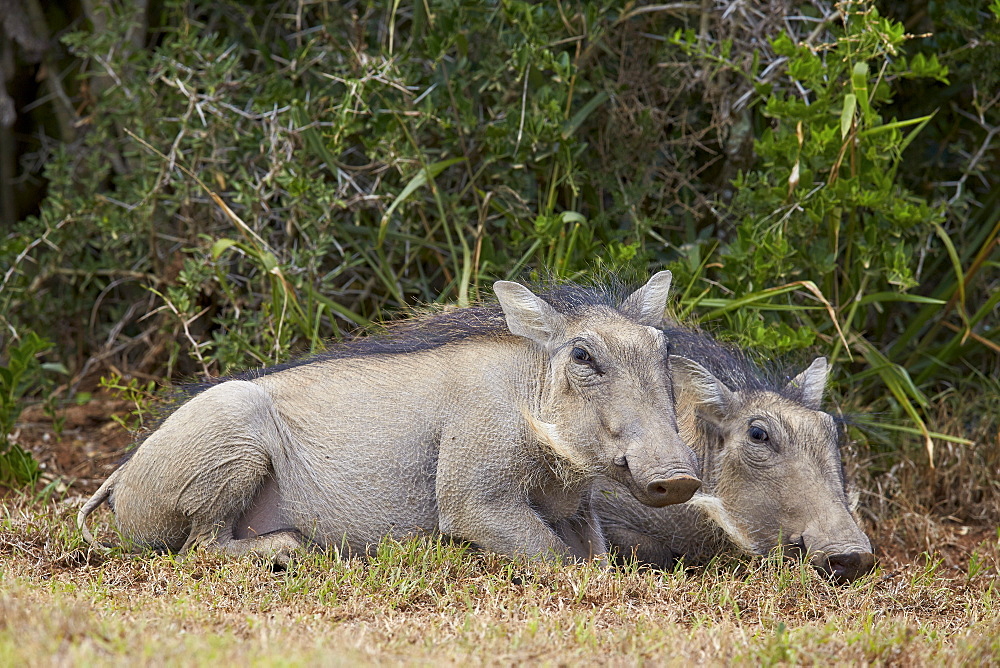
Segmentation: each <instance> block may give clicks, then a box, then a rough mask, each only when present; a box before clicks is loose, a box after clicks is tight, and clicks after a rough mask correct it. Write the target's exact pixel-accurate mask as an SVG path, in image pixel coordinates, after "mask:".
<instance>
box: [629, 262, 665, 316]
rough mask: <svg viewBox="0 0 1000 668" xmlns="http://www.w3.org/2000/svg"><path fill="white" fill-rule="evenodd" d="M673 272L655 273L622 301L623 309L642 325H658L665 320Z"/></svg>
mask: <svg viewBox="0 0 1000 668" xmlns="http://www.w3.org/2000/svg"><path fill="white" fill-rule="evenodd" d="M672 278H673V274H671V273H670V272H669V271H660V272H657V273H655V274H653V277H652V278H650V279H649V281H648V282H647V283H646V285H644V286H642V287H641V288H639V289H638V290H636V291H635V292H633V293H632V294H630V295H629V296H628V298H627V299H626V300H625V301H623V302H622V306H621V310H622V311H624V312H625V313H628V314H629V315H632V316H633V317H634V318H635V319H636V322H638V323H639V324H640V325H649V326H650V327H657V326H658V325H659V324H660V323H661V322H663V311H665V310H666V308H667V294H668V293H669V292H670V281H671V279H672Z"/></svg>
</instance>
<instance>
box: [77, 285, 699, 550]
mask: <svg viewBox="0 0 1000 668" xmlns="http://www.w3.org/2000/svg"><path fill="white" fill-rule="evenodd" d="M669 287H670V273H669V272H660V273H658V274H656V275H655V276H653V277H652V278H651V279H650V280H649V282H648V283H647V284H646V285H645V286H644V287H642V288H640V289H639V290H637V291H635V292H634V293H632V294H631V295H629V296H628V297H627V298H626V299H624V300H619V299H617V298H614V297H612V296H611V294H610V293H611V291H604V290H591V289H584V288H575V289H567V288H561V289H559V290H557V291H554V292H553V293H552V294H551V296H549V300H551V301H547V300H546V299H543V298H540V297H538V296H536V295H535V294H534V293H532V292H531V291H530V290H529V289H528V288H526V287H524V286H522V285H519V284H517V283H512V282H507V281H499V282H497V283H496V284H495V286H494V290H495V293H496V296H497V299H498V301H499V305H493V306H488V305H487V306H481V307H474V308H468V309H459V310H456V311H453V312H450V313H444V314H438V315H434V316H425V317H422V318H417V319H415V320H411V321H408V322H407V323H405V324H403V325H401V326H398V327H396V328H395V329H393V328H390V332H389V333H388V334H386V335H384V336H381V337H371V338H367V339H359V340H356V341H354V342H353V343H348V344H344V345H341V346H338V347H335V348H333V349H331V350H330V351H329V352H328V353H326V354H324V355H322V356H319V357H315V358H312V359H306V360H304V361H302V362H299V363H293V364H292V365H287V366H284V367H277V368H274V369H270V370H266V371H264V372H262V373H260V374H257V375H247V376H246V377H244V378H242V379H233V380H227V381H224V382H221V383H218V384H216V385H214V386H212V387H211V388H210V389H207V390H204V391H202V392H200V393H198V394H196V395H194V396H193V397H192V398H190V399H189V400H188V401H187V402H186V403H184V404H182V405H181V406H180V407H179V408H178V409H177V410H176V411H175V412H174V413H173V414H171V415H170V416H169V417H168V418H167V419H166V420H165V421H164V422H163V423H162V425H161V426H160V427H159V428H158V429H157V430H156V431H154V432H153V433H152V434H151V435H150V436H149V437H148V438H147V439H146V440H145V441H144V442H143V443H142V444H141V445H140V446H139V447H138V448H137V450H136V451H135V454H134V455H133V456H132V457H131V458H130V459H129V460H128V461H127V462H126V463H125V464H123V465H122V466H121V467H120V468H119V469H117V470H116V471H115V472H114V473H113V474H112V475H111V477H110V478H108V480H107V481H106V482H105V483H104V485H102V487H101V488H100V490H99V491H98V492H97V493H96V494H95V495H94V497H93V498H92V499H90V501H88V502H87V504H86V505H85V506H84V508H83V509H82V510H81V511H80V514H79V518H78V521H79V525H80V527H81V528H82V529H83V531H84V536H85V537H86V538H87V539H88V540H91V538H90V534H89V532H88V531H87V530H86V527H85V524H84V522H85V520H86V517H87V515H88V514H89V513H90V512H92V511H93V510H94V508H96V507H97V506H98V505H99V504H100V503H101V502H102V501H103V500H105V499H110V503H111V506H112V508H113V510H114V513H115V518H116V521H117V525H118V528H119V530H120V532H121V533H122V534H123V535H124V536H125V537H126V538H127V539H129V540H131V541H133V542H135V543H137V544H139V545H142V546H148V547H153V548H158V549H167V550H172V551H173V550H179V551H185V550H188V549H191V548H193V547H195V546H203V547H206V548H209V549H214V550H219V551H223V552H227V553H231V554H243V553H256V554H259V555H262V556H265V557H268V558H273V559H275V560H276V561H278V562H282V561H285V560H287V558H288V556H289V554H290V552H291V551H292V550H295V549H297V548H299V547H301V546H302V545H304V544H305V543H315V544H318V545H321V546H333V547H335V548H337V549H346V550H349V551H350V552H352V553H364V552H366V551H368V550H369V548H370V547H371V546H372V545H374V544H375V543H377V542H378V541H379V540H380V539H381V538H383V537H387V536H389V537H403V536H407V535H413V534H421V533H431V532H440V533H442V534H445V535H447V536H450V537H453V538H455V539H459V540H463V541H468V542H471V543H473V544H475V545H478V546H480V547H481V548H483V549H486V550H491V551H494V552H499V553H503V554H510V555H515V554H525V555H530V556H533V557H546V556H548V555H556V556H558V557H562V558H572V557H578V558H586V557H590V556H602V555H603V553H604V549H605V543H604V538H603V535H602V534H601V531H600V525H599V524H598V523H597V522H596V521H595V519H594V517H593V515H592V511H591V509H590V508H589V505H588V503H589V496H588V495H587V494H585V493H584V492H585V491H587V490H588V489H589V486H590V485H591V483H592V481H593V480H594V478H595V476H597V475H598V474H603V475H607V476H610V477H611V478H614V479H615V480H617V481H619V482H620V483H622V484H623V485H624V488H626V489H628V490H629V491H630V492H631V493H632V494H634V495H635V498H637V499H639V500H640V501H641V502H642V503H645V504H649V505H651V506H663V505H666V504H671V503H679V502H683V501H686V500H687V499H688V498H690V496H691V495H692V494H693V493H694V492H695V490H696V489H697V487H698V485H699V481H698V480H697V478H696V477H695V472H694V468H695V467H696V460H695V458H694V455H693V453H692V452H691V450H690V449H689V448H688V447H687V446H686V445H685V444H684V443H683V442H682V441H681V439H680V437H679V436H678V434H677V430H676V427H675V422H674V413H673V405H672V402H671V400H670V396H671V394H670V390H669V385H670V379H669V377H668V375H667V368H668V367H667V365H666V364H665V361H666V342H665V340H664V337H663V334H662V333H661V332H660V331H659V330H658V329H657V328H655V327H653V326H652V325H656V324H658V323H659V322H660V320H661V318H662V315H663V310H664V307H665V304H666V299H667V291H668V289H669Z"/></svg>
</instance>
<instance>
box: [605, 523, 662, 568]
mask: <svg viewBox="0 0 1000 668" xmlns="http://www.w3.org/2000/svg"><path fill="white" fill-rule="evenodd" d="M604 532H605V534H606V535H607V537H608V539H609V540H610V542H611V544H612V545H617V546H618V553H617V554H616V555H614V557H615V563H617V564H619V565H624V564H628V563H631V562H633V561H635V562H638V564H639V565H641V566H653V567H655V568H661V569H667V568H673V566H674V562H675V561H676V560H675V558H674V553H673V552H671V551H670V548H668V547H667V546H666V541H662V540H658V539H656V538H654V537H653V536H649V535H647V534H644V533H640V532H638V531H634V530H632V529H629V528H627V527H625V526H622V525H620V524H611V523H608V522H605V526H604Z"/></svg>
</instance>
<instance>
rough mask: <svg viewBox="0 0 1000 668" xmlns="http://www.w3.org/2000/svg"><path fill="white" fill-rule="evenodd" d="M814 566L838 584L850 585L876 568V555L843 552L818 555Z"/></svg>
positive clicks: (814, 559) (814, 560) (814, 558)
mask: <svg viewBox="0 0 1000 668" xmlns="http://www.w3.org/2000/svg"><path fill="white" fill-rule="evenodd" d="M812 564H813V566H814V567H815V568H816V570H818V571H819V572H820V573H822V574H823V575H825V576H826V577H828V578H830V579H831V580H833V581H834V582H836V583H837V584H849V583H851V582H854V581H855V580H857V579H858V578H859V577H861V576H862V575H867V574H868V573H871V572H872V570H874V568H875V555H874V554H872V553H871V552H842V553H840V554H831V555H823V554H821V555H817V556H816V557H813V559H812Z"/></svg>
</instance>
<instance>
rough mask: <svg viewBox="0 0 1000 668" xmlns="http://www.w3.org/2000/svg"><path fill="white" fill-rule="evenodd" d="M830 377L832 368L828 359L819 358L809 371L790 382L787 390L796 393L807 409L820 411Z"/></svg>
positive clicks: (814, 361) (810, 366)
mask: <svg viewBox="0 0 1000 668" xmlns="http://www.w3.org/2000/svg"><path fill="white" fill-rule="evenodd" d="M829 375H830V366H829V365H828V364H827V363H826V358H825V357H817V358H816V359H815V360H813V363H812V364H810V365H809V368H808V369H806V370H805V371H803V372H802V373H800V374H799V375H797V376H796V377H795V378H792V379H791V380H790V381H788V385H787V387H786V389H787V390H792V391H794V392H796V393H797V394H798V397H799V399H800V400H801V401H802V403H803V405H805V406H806V407H807V408H811V409H813V410H814V411H818V410H819V409H820V406H822V405H823V390H824V389H825V388H826V379H827V377H828V376H829Z"/></svg>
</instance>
